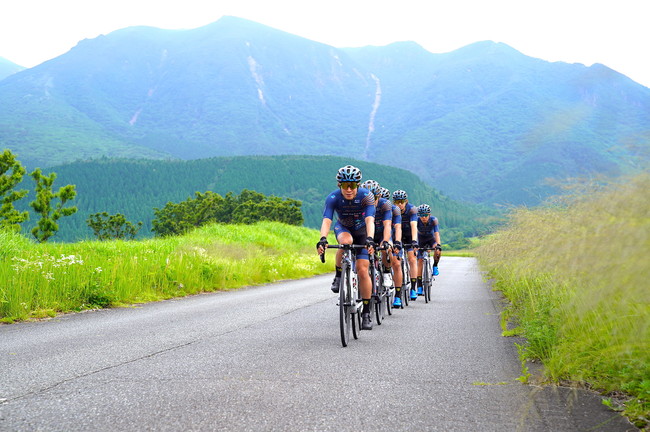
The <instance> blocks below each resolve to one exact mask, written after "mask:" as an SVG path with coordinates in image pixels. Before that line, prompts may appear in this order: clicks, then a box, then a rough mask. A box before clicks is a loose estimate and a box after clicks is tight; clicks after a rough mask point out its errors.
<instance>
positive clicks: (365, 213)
mask: <svg viewBox="0 0 650 433" xmlns="http://www.w3.org/2000/svg"><path fill="white" fill-rule="evenodd" d="M336 180H337V182H338V189H337V190H334V191H332V192H331V193H330V194H329V195H328V196H327V198H326V199H325V209H324V210H323V222H322V224H321V229H320V235H321V238H320V241H318V243H317V244H316V249H317V251H318V254H324V253H325V248H327V235H328V233H329V231H330V228H331V226H332V219H333V217H334V212H336V214H337V216H338V218H337V221H336V225H335V226H334V233H335V235H336V240H337V242H338V243H339V244H340V245H344V244H348V245H352V244H356V245H365V246H366V248H363V249H361V250H360V251H357V254H356V257H357V259H356V271H357V276H358V278H359V291H360V293H361V298H362V300H363V311H362V313H361V319H362V320H361V329H368V330H370V329H372V319H371V315H370V300H371V298H372V281H371V280H370V274H369V272H368V271H369V264H370V261H369V260H368V258H369V254H374V252H375V251H374V248H375V241H374V240H373V238H374V235H375V197H374V195H373V194H372V193H371V192H370V191H368V190H367V189H365V188H359V182H360V181H361V170H359V169H358V168H357V167H354V166H352V165H346V166H345V167H341V168H340V169H339V171H338V173H337V174H336ZM342 259H343V250H340V249H339V250H337V252H336V275H335V277H334V281H333V282H332V291H333V292H334V293H338V291H339V287H340V282H341V271H342V269H341V262H342Z"/></svg>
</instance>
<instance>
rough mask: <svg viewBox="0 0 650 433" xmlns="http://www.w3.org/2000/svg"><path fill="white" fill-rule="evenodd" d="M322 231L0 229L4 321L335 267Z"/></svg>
mask: <svg viewBox="0 0 650 433" xmlns="http://www.w3.org/2000/svg"><path fill="white" fill-rule="evenodd" d="M319 237H320V236H319V234H318V232H317V231H316V230H313V229H308V228H304V227H296V226H290V225H285V224H281V223H275V222H260V223H258V224H255V225H219V224H217V225H211V226H206V227H202V228H199V229H197V230H195V231H193V232H191V233H189V234H187V235H185V236H178V237H168V238H156V239H148V240H143V241H84V242H78V243H71V244H63V243H61V244H57V243H44V244H37V243H34V242H31V241H30V240H28V239H27V238H25V237H23V236H21V235H18V234H13V233H7V232H0V244H1V245H2V250H1V251H0V320H1V321H3V322H14V321H20V320H27V319H31V318H42V317H48V316H54V315H56V314H58V313H65V312H72V311H80V310H84V309H93V308H103V307H110V306H120V305H125V304H133V303H141V302H149V301H158V300H163V299H169V298H173V297H180V296H185V295H191V294H196V293H200V292H207V291H216V290H228V289H235V288H239V287H243V286H250V285H257V284H264V283H269V282H273V281H277V280H283V279H295V278H303V277H309V276H313V275H317V274H321V273H325V272H331V271H332V264H331V263H328V264H322V263H321V262H320V260H319V258H318V255H317V254H316V251H315V243H316V241H317V240H318V239H319Z"/></svg>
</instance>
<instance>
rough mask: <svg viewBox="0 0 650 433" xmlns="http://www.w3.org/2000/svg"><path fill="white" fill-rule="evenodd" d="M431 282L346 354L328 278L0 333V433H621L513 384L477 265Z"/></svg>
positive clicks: (511, 350) (587, 402) (574, 399)
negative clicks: (427, 298)
mask: <svg viewBox="0 0 650 433" xmlns="http://www.w3.org/2000/svg"><path fill="white" fill-rule="evenodd" d="M315 259H316V258H315ZM440 270H441V275H440V276H439V277H437V280H436V281H435V283H434V284H435V285H434V292H433V302H432V303H430V304H425V303H424V300H423V299H422V298H420V299H418V300H417V301H416V302H414V303H411V304H410V305H409V306H408V307H407V308H406V309H404V310H398V311H396V312H394V314H393V315H392V316H389V317H387V318H386V320H385V321H384V322H383V324H382V325H380V326H377V325H376V324H375V329H373V330H372V331H363V332H362V334H361V337H360V339H359V340H353V341H351V342H350V345H349V347H347V348H343V347H341V343H340V337H339V329H338V315H337V314H338V310H337V307H336V298H335V296H334V295H333V294H332V293H331V292H330V290H329V285H330V281H331V275H328V276H325V277H317V278H311V279H306V280H300V281H291V282H281V283H277V284H272V285H268V286H263V287H254V288H247V289H243V290H238V291H234V292H223V293H214V294H204V295H197V296H192V297H188V298H184V299H177V300H170V301H164V302H156V303H151V304H147V305H142V306H138V307H135V308H118V309H110V310H102V311H95V312H86V313H80V314H70V315H65V316H61V317H58V318H54V319H50V320H46V321H41V322H33V323H19V324H13V325H3V326H0V430H2V431H37V430H38V431H42V430H47V431H187V430H202V431H217V430H220V431H269V430H273V431H314V430H316V431H586V430H596V431H625V430H635V429H634V428H633V426H632V425H631V424H630V423H628V421H627V420H626V419H625V418H623V417H622V416H620V415H619V414H617V413H615V412H613V411H610V410H608V409H607V408H606V407H605V406H603V405H602V404H601V402H600V398H599V397H598V396H595V395H593V394H591V393H589V392H586V391H578V390H572V389H567V388H560V387H544V388H541V387H533V386H528V385H523V384H521V383H520V382H518V381H517V380H516V378H517V377H519V376H520V375H521V373H522V372H521V365H520V362H519V360H518V357H517V352H516V348H515V347H514V344H513V340H512V339H510V338H504V337H501V335H500V334H501V329H500V326H499V316H498V312H499V308H500V307H499V295H498V293H496V292H493V291H491V290H490V288H489V286H488V284H487V283H485V282H484V281H483V278H482V275H481V273H480V271H479V270H478V268H477V264H476V261H475V260H474V259H471V258H452V257H444V258H443V260H442V262H441V266H440Z"/></svg>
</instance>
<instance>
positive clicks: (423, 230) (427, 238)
mask: <svg viewBox="0 0 650 433" xmlns="http://www.w3.org/2000/svg"><path fill="white" fill-rule="evenodd" d="M437 232H438V218H436V217H434V216H431V217H429V221H428V222H427V223H426V224H425V223H424V221H422V219H421V218H418V243H419V244H420V246H421V247H427V246H429V247H431V246H433V243H434V242H435V237H434V234H435V233H437Z"/></svg>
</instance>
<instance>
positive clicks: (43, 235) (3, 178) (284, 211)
mask: <svg viewBox="0 0 650 433" xmlns="http://www.w3.org/2000/svg"><path fill="white" fill-rule="evenodd" d="M25 174H26V169H25V167H23V166H22V164H21V163H20V161H18V160H17V159H16V156H15V155H14V154H13V153H11V151H10V150H8V149H5V150H4V152H3V153H2V154H1V155H0V204H1V206H0V230H12V231H17V232H18V231H21V229H22V224H23V223H25V222H26V221H27V220H28V219H29V212H28V211H27V210H22V209H19V208H17V207H16V206H14V204H15V203H16V202H18V201H19V200H21V199H23V198H25V197H26V196H27V195H28V193H29V191H28V190H26V189H16V188H17V187H18V186H19V185H22V182H23V177H24V175H25ZM30 176H31V178H32V179H33V180H34V182H35V183H36V185H35V189H34V192H33V194H34V195H35V198H34V200H33V201H31V202H30V203H29V206H30V207H31V208H32V210H33V211H34V212H35V213H36V214H37V215H39V216H40V218H39V220H38V222H37V224H36V225H35V226H34V227H33V228H32V230H31V233H32V235H33V236H34V237H35V238H36V240H38V241H39V242H46V241H47V240H48V239H50V238H51V237H52V236H54V235H55V234H56V233H57V232H58V231H59V224H58V221H59V219H61V218H62V217H70V216H72V215H74V214H75V213H77V211H78V208H77V207H76V206H66V204H68V203H69V202H70V201H71V200H73V199H75V198H76V197H77V190H76V185H66V186H63V187H61V188H59V190H58V191H57V192H54V191H53V187H54V181H55V180H56V179H57V174H56V173H50V174H49V175H44V174H43V173H42V171H41V170H40V169H39V168H37V169H35V170H34V171H33V172H32V173H31V174H30ZM54 200H57V202H56V203H55V204H53V201H54ZM301 205H302V203H301V202H300V201H299V200H294V199H283V198H280V197H276V196H270V197H267V196H265V195H264V194H261V193H258V192H256V191H252V190H248V189H244V190H243V191H242V192H241V194H240V195H238V196H237V195H235V194H233V193H232V192H228V193H227V194H226V195H225V196H221V195H219V194H217V193H214V192H212V191H206V192H205V193H200V192H196V193H195V197H194V198H192V197H189V198H188V199H186V200H184V201H181V202H179V203H173V202H167V204H166V205H165V206H164V207H162V208H154V215H155V218H154V220H153V221H152V229H151V230H152V232H153V233H154V235H156V236H170V235H179V234H183V233H186V232H187V231H189V230H191V229H192V228H195V227H200V226H202V225H205V224H208V223H213V222H219V223H226V224H237V223H239V224H251V223H254V222H256V221H279V222H283V223H286V224H292V225H302V224H303V222H304V218H303V215H302V211H301ZM85 222H86V225H87V226H88V227H89V228H90V229H91V230H92V232H93V235H94V236H95V237H96V238H97V239H99V240H107V239H134V238H135V237H136V236H137V234H138V231H139V230H140V229H141V228H142V226H143V223H142V221H140V222H138V223H137V224H134V223H132V222H130V221H128V220H127V219H126V217H125V215H123V214H122V213H117V214H114V215H110V214H109V213H108V212H106V211H101V212H96V213H92V214H90V215H89V216H88V218H87V219H86V220H85Z"/></svg>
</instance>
